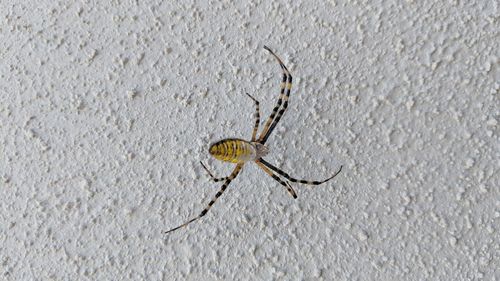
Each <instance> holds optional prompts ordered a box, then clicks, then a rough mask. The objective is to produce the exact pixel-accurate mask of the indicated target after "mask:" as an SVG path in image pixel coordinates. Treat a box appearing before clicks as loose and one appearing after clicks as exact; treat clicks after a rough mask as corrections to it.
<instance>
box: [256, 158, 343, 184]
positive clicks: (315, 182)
mask: <svg viewBox="0 0 500 281" xmlns="http://www.w3.org/2000/svg"><path fill="white" fill-rule="evenodd" d="M259 161H260V163H262V164H263V165H265V166H266V167H268V168H269V169H271V170H273V171H275V172H276V173H278V174H279V175H280V176H283V177H284V178H286V179H287V180H289V181H291V182H298V183H302V184H309V185H318V184H322V183H325V182H327V181H329V180H331V179H333V178H334V177H335V176H337V175H338V174H339V173H340V171H342V166H340V169H339V170H338V171H337V172H336V173H335V174H334V175H333V176H331V177H329V178H327V179H326V180H322V181H308V180H299V179H295V178H292V177H291V176H290V175H289V174H287V173H285V172H283V171H282V170H280V169H278V168H276V167H275V166H274V165H272V164H270V163H269V162H267V161H266V160H264V159H262V158H260V159H259Z"/></svg>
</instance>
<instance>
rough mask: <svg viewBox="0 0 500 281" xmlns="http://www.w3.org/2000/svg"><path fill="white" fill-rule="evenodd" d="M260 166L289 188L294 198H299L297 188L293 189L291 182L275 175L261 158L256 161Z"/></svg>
mask: <svg viewBox="0 0 500 281" xmlns="http://www.w3.org/2000/svg"><path fill="white" fill-rule="evenodd" d="M255 163H257V165H259V167H260V168H261V169H262V170H264V172H266V174H268V175H270V176H271V177H272V178H273V179H274V180H275V181H277V182H279V183H280V184H281V185H282V186H284V187H285V188H286V190H288V192H289V193H290V194H291V195H292V197H293V198H294V199H297V193H296V192H295V190H293V188H292V186H291V185H290V183H289V182H287V181H283V180H282V179H280V178H279V177H278V176H277V175H275V174H274V173H273V172H272V171H271V170H269V169H268V168H267V167H266V166H265V165H264V164H263V163H261V162H260V161H259V160H257V161H255Z"/></svg>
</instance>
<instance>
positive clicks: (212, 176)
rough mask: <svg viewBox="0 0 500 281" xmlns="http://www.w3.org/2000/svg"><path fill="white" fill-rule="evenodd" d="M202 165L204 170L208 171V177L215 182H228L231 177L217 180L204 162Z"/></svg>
mask: <svg viewBox="0 0 500 281" xmlns="http://www.w3.org/2000/svg"><path fill="white" fill-rule="evenodd" d="M200 164H201V166H203V168H204V169H205V171H207V173H208V175H209V176H210V177H211V178H212V180H214V181H215V182H220V181H223V180H227V179H228V178H229V177H225V178H216V177H214V175H212V173H211V172H210V171H209V170H208V168H207V167H206V166H205V165H204V164H203V162H201V161H200Z"/></svg>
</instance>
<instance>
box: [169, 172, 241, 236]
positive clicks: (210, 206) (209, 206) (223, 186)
mask: <svg viewBox="0 0 500 281" xmlns="http://www.w3.org/2000/svg"><path fill="white" fill-rule="evenodd" d="M241 168H243V164H237V165H236V167H235V168H234V170H233V172H232V173H231V175H230V176H229V177H227V179H226V181H225V182H224V184H222V187H221V189H220V190H219V191H218V192H217V193H216V194H215V197H214V198H213V199H212V201H210V202H209V203H208V206H207V207H206V208H205V209H204V210H203V211H201V213H200V214H199V215H198V216H197V217H195V218H193V219H191V220H189V221H187V222H185V223H183V224H181V225H179V226H178V227H176V228H172V229H170V230H168V231H165V234H167V233H170V232H172V231H174V230H177V229H179V228H182V227H185V226H187V225H188V224H190V223H192V222H194V221H196V220H198V219H200V218H202V217H203V216H205V215H206V214H207V212H208V210H210V208H212V206H213V205H214V204H215V202H216V201H217V199H219V197H220V196H221V195H222V193H224V191H225V190H226V188H227V186H228V185H229V184H230V183H231V181H232V180H233V179H234V178H235V177H236V176H237V175H238V173H239V172H240V170H241Z"/></svg>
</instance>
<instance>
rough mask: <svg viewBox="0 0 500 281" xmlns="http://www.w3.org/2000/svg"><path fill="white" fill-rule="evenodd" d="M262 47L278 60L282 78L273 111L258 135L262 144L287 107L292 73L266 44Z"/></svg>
mask: <svg viewBox="0 0 500 281" xmlns="http://www.w3.org/2000/svg"><path fill="white" fill-rule="evenodd" d="M264 49H266V50H267V51H269V52H270V53H271V55H273V57H274V58H275V59H276V60H277V61H278V63H279V65H280V67H281V70H282V71H283V78H282V80H281V89H280V96H279V98H278V103H277V104H276V106H275V107H274V108H273V112H272V113H271V115H270V116H269V118H268V119H267V122H266V124H265V125H264V129H263V130H262V133H261V134H260V137H259V142H260V143H262V144H265V143H266V141H267V139H268V138H269V136H270V135H271V133H272V132H273V130H274V128H275V127H276V125H277V124H278V122H279V121H280V120H281V116H283V113H285V111H286V108H287V107H288V98H289V97H290V91H291V89H292V75H291V74H290V72H289V71H288V69H287V68H286V66H285V64H284V63H283V62H282V61H281V59H280V58H279V57H278V56H277V55H276V54H275V53H274V52H273V51H271V49H269V48H268V47H267V46H264ZM282 104H283V106H282ZM280 108H281V109H280ZM278 110H279V111H278Z"/></svg>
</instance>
